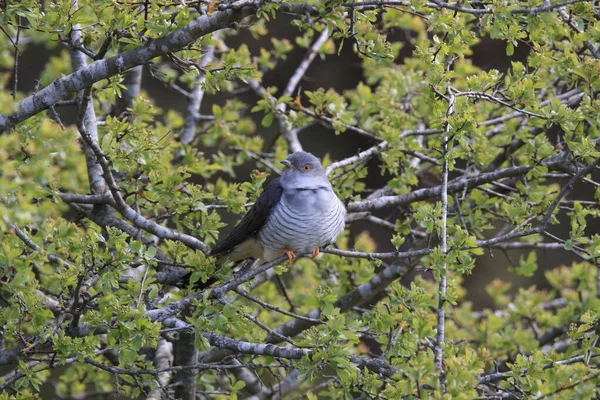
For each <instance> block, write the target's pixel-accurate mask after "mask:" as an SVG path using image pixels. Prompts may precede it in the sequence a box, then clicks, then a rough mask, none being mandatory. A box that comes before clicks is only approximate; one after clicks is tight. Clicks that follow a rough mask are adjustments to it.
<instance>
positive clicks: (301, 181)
mask: <svg viewBox="0 0 600 400" xmlns="http://www.w3.org/2000/svg"><path fill="white" fill-rule="evenodd" d="M281 163H282V164H283V165H285V169H284V170H283V172H282V174H281V180H282V182H287V183H288V184H289V185H284V186H289V187H292V186H294V187H305V188H310V186H312V185H311V183H315V184H316V185H322V184H323V182H327V183H329V181H328V180H327V176H326V175H325V169H324V168H323V166H321V162H320V161H319V159H318V158H317V157H315V156H313V155H312V154H310V153H306V152H304V151H297V152H295V153H293V154H291V155H290V156H289V157H288V158H287V159H285V160H283V161H282V162H281Z"/></svg>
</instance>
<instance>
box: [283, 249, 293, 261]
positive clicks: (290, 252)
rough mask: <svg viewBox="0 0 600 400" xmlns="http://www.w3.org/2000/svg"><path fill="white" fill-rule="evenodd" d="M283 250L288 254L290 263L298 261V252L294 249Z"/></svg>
mask: <svg viewBox="0 0 600 400" xmlns="http://www.w3.org/2000/svg"><path fill="white" fill-rule="evenodd" d="M283 252H284V253H285V254H286V255H287V256H288V260H287V263H288V264H291V263H293V262H294V261H296V253H294V252H293V251H292V250H290V249H283Z"/></svg>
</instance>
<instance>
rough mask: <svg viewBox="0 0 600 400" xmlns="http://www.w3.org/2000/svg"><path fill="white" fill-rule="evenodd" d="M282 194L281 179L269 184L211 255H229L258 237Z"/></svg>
mask: <svg viewBox="0 0 600 400" xmlns="http://www.w3.org/2000/svg"><path fill="white" fill-rule="evenodd" d="M282 192H283V188H282V187H281V183H280V182H279V178H277V179H274V180H272V181H271V182H270V183H268V184H267V185H266V186H265V190H264V191H263V192H262V194H261V195H260V196H259V197H258V199H257V200H256V202H255V203H254V205H253V206H252V207H251V208H250V211H248V213H247V214H246V215H245V216H244V218H243V219H242V220H241V221H240V223H239V224H237V226H236V227H235V228H234V229H233V231H231V233H230V234H229V235H227V236H226V237H225V239H223V240H221V241H219V242H218V243H217V244H216V246H215V247H214V248H213V249H212V250H211V252H210V255H211V256H214V255H219V254H224V253H228V252H230V251H231V250H233V249H234V248H235V247H236V246H238V245H240V244H242V243H243V242H245V241H246V240H247V239H249V238H251V237H254V236H256V234H257V233H258V231H260V229H261V228H262V227H263V226H264V225H265V224H266V222H267V219H268V218H269V215H270V214H271V211H272V210H273V207H274V206H275V205H276V204H277V203H279V200H280V199H281V194H282Z"/></svg>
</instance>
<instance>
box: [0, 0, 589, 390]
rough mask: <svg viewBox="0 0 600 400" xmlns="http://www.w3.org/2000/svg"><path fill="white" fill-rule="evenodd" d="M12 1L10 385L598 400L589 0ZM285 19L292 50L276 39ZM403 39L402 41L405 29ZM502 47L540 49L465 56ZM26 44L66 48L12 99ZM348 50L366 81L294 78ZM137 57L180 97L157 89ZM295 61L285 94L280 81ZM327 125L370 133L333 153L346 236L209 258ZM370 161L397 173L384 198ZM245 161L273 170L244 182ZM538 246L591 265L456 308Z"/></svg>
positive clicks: (6, 322)
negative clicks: (343, 153)
mask: <svg viewBox="0 0 600 400" xmlns="http://www.w3.org/2000/svg"><path fill="white" fill-rule="evenodd" d="M0 8H1V13H0V28H1V32H0V68H1V69H2V70H3V71H4V73H2V74H0V87H2V89H1V90H0V235H1V241H0V282H1V285H0V321H2V326H0V334H1V341H0V346H1V347H0V373H1V376H0V399H13V398H14V399H30V398H40V397H42V398H72V397H76V398H87V397H92V396H98V395H101V396H110V395H115V396H121V397H123V398H148V399H160V398H167V399H173V398H182V399H194V398H262V399H266V398H303V397H307V398H333V399H338V398H344V399H350V398H390V399H397V398H404V397H406V398H448V399H450V398H453V399H454V398H456V399H474V398H485V399H497V398H507V399H520V398H524V399H542V398H558V399H562V398H564V399H590V398H597V397H598V396H600V394H599V393H598V389H597V387H598V385H599V383H600V375H599V374H600V369H599V368H598V360H599V359H598V355H599V354H600V353H599V349H598V337H599V332H600V298H599V296H600V279H599V274H598V269H597V267H598V265H597V259H598V257H599V256H600V236H598V234H597V231H594V227H595V226H597V222H596V221H597V218H598V217H599V208H598V204H599V203H598V199H599V198H600V191H599V189H598V188H599V187H600V184H599V183H598V181H596V180H594V179H595V178H597V177H598V163H599V160H600V159H599V155H600V153H599V151H598V144H597V142H598V139H599V137H600V135H599V124H600V119H599V118H598V115H600V98H599V91H600V78H599V73H598V72H599V71H600V50H599V48H600V20H599V18H598V16H599V13H600V10H599V9H598V5H597V3H596V2H594V1H592V0H570V1H566V2H560V1H556V0H549V1H544V2H539V1H538V0H528V1H515V0H492V1H489V2H486V1H471V2H469V1H467V2H456V3H455V2H451V3H447V2H443V1H439V0H430V1H425V0H389V1H386V0H376V1H368V0H366V1H357V2H349V1H343V0H331V1H326V2H321V1H316V0H306V1H299V0H238V1H223V0H199V1H189V2H186V1H179V0H176V1H173V0H165V1H157V0H147V1H130V0H114V1H106V0H69V1H66V0H56V1H52V2H41V3H40V2H37V1H33V0H23V1H19V2H12V1H4V2H0ZM279 18H288V19H289V20H290V21H291V22H290V23H291V24H292V25H293V26H294V27H295V29H296V30H295V32H296V37H295V38H294V39H293V40H289V39H285V38H281V37H277V35H276V34H274V33H273V32H269V28H270V27H271V25H272V23H273V21H276V20H278V19H279ZM398 31H403V32H406V33H407V35H406V36H407V37H408V38H409V41H408V42H402V43H400V42H394V41H392V40H391V39H390V38H391V34H392V33H393V32H398ZM269 35H270V36H269ZM265 37H270V41H265V40H263V41H262V42H261V43H263V44H264V43H268V45H265V46H264V47H261V48H260V50H258V51H251V50H250V48H251V46H248V43H250V42H252V41H256V40H258V39H261V38H263V39H264V38H265ZM484 38H492V39H498V40H502V41H503V43H505V46H506V48H505V51H506V55H508V56H511V55H513V53H514V51H515V48H516V47H520V46H526V47H527V48H528V55H527V59H526V61H525V62H517V61H513V62H512V63H511V64H510V67H509V68H508V70H507V71H506V72H502V73H501V72H499V71H498V70H494V69H490V70H483V69H481V68H478V67H476V66H474V65H473V63H472V62H471V59H470V55H471V54H472V52H473V50H472V49H473V47H474V46H475V45H477V44H478V43H480V42H481V40H482V39H484ZM232 39H235V41H236V43H240V42H241V43H242V44H241V45H239V46H231V45H229V44H230V43H232ZM32 44H38V45H43V46H45V47H47V48H48V49H53V50H54V51H55V53H54V54H55V55H54V56H52V57H51V58H50V60H49V61H48V63H47V64H46V65H45V67H44V69H43V73H42V75H41V76H40V81H39V85H38V87H37V88H36V90H35V91H34V92H31V93H22V92H18V91H16V89H15V88H16V85H14V84H13V83H14V81H15V80H16V79H15V75H16V76H17V77H18V73H19V71H22V70H23V69H24V68H27V67H28V66H26V65H22V64H18V61H19V55H20V54H21V53H22V52H23V51H25V49H26V48H27V47H28V46H30V45H32ZM403 46H411V51H410V54H409V55H408V56H407V57H405V58H402V59H400V58H399V57H398V55H399V52H400V50H401V49H402V48H403ZM344 47H350V48H351V49H352V51H354V52H355V53H356V54H357V55H358V57H360V60H361V67H362V71H363V78H364V79H363V80H362V81H361V82H360V83H358V85H356V87H355V88H353V89H351V90H347V91H344V92H342V93H339V92H336V91H335V90H333V89H331V88H327V87H323V88H319V89H317V90H313V91H300V92H299V87H300V86H301V85H300V82H301V80H302V78H303V77H304V75H305V73H306V70H307V68H308V67H309V66H310V64H311V62H312V61H313V60H314V59H315V58H316V57H321V58H327V59H329V60H334V61H335V60H339V52H340V51H341V49H343V48H344ZM298 48H302V49H304V50H303V51H305V56H304V58H303V59H302V61H301V62H300V63H299V64H298V65H296V66H294V68H293V70H291V71H281V69H282V67H281V66H282V64H283V62H284V61H285V60H286V57H288V55H289V53H290V52H291V51H292V50H294V49H298ZM344 67H345V66H344V64H343V63H341V62H340V64H339V68H344ZM142 68H146V69H147V70H149V71H151V73H152V76H153V79H159V80H161V81H162V82H163V84H164V85H165V86H170V87H172V88H175V89H176V90H177V91H178V93H179V94H180V95H181V96H182V98H183V99H184V100H185V101H186V102H187V103H186V104H187V109H186V110H184V111H179V112H178V111H176V110H174V109H163V108H160V107H158V106H157V105H156V104H155V102H154V100H153V99H152V98H151V97H150V96H148V94H147V93H146V92H145V91H144V83H143V82H141V78H140V77H141V70H142ZM278 70H280V72H281V73H284V72H285V73H286V75H288V76H290V79H289V82H288V84H287V85H286V86H285V87H283V88H273V87H265V86H264V84H263V77H264V75H265V74H266V73H268V72H270V71H278ZM248 91H250V92H253V93H254V94H255V95H256V99H257V100H256V101H253V102H249V101H247V100H244V99H247V97H244V96H242V95H241V94H243V93H246V92H248ZM216 95H220V96H221V97H220V98H221V99H226V100H223V101H220V102H215V104H214V105H213V106H212V110H211V112H210V113H208V114H201V113H200V106H201V103H202V101H203V99H204V98H206V97H210V96H216ZM224 95H226V96H224ZM66 108H71V109H74V110H76V113H77V121H76V122H75V123H66V122H65V121H63V119H64V117H63V118H61V115H63V110H64V109H66ZM258 121H259V122H258ZM257 122H258V123H257ZM315 123H317V124H322V125H325V126H327V127H329V128H330V131H331V134H332V135H333V134H335V135H349V134H354V135H356V134H358V135H361V136H364V137H366V138H368V140H370V142H371V143H372V147H370V148H368V149H363V151H357V152H356V153H355V155H354V156H352V157H349V158H346V159H342V160H335V159H332V157H330V156H329V154H328V149H323V152H322V154H318V155H319V156H322V157H323V161H324V165H325V166H326V167H327V171H328V173H329V177H330V179H331V181H332V183H333V185H334V187H335V190H336V192H337V193H338V194H339V196H340V198H342V199H344V200H345V201H346V203H347V208H348V227H349V229H347V230H346V232H345V233H344V234H343V235H342V236H341V237H340V238H339V241H338V246H337V247H335V248H334V247H330V248H328V249H324V250H323V252H324V253H325V254H324V255H323V257H322V258H320V259H317V260H311V259H309V258H299V260H298V261H297V262H296V263H295V264H293V265H284V264H283V263H282V261H283V260H284V258H283V257H282V258H279V259H277V260H275V261H274V262H270V263H267V264H259V265H254V266H252V267H248V266H244V267H243V268H239V266H233V265H226V266H223V267H221V268H217V267H216V266H215V262H214V259H212V258H210V257H207V255H206V254H207V251H208V250H209V249H210V247H211V246H212V245H214V243H215V242H216V240H217V239H218V237H219V234H220V232H224V231H226V230H227V228H226V227H225V226H226V224H225V223H224V222H223V220H222V217H223V213H224V212H229V213H234V214H238V215H239V216H241V215H243V214H244V212H245V211H246V210H247V209H248V206H249V203H251V202H252V201H254V200H255V199H256V198H257V196H258V195H259V194H260V192H261V187H262V184H263V183H264V182H265V180H266V179H267V178H268V176H269V175H271V176H273V175H276V174H277V173H278V166H279V164H278V161H281V160H282V159H284V158H285V157H286V156H287V154H288V153H289V152H290V151H296V150H299V149H302V132H303V131H305V130H308V129H311V126H313V124H315ZM271 126H274V127H276V128H277V129H278V131H279V135H278V137H277V140H276V141H275V142H274V143H272V144H270V143H268V142H267V141H266V140H265V135H264V134H262V133H261V132H264V130H265V129H266V128H267V127H271ZM372 159H376V160H377V162H378V163H377V167H376V168H378V172H380V173H381V174H384V175H385V176H386V177H388V180H387V183H386V184H385V185H384V186H382V187H380V188H377V189H376V190H370V191H369V190H366V188H367V187H368V186H367V184H368V181H367V179H366V178H367V172H368V170H367V165H373V164H367V161H370V160H372ZM244 164H252V165H255V166H256V168H257V170H256V171H254V172H253V173H252V174H251V175H250V176H244V177H236V175H235V172H234V171H235V169H236V168H237V167H239V166H241V165H244ZM240 179H241V181H242V182H241V183H240V181H239V180H240ZM582 188H583V189H585V190H581V189H582ZM356 221H364V222H366V223H368V224H372V225H373V226H378V227H384V228H385V229H387V230H388V231H389V235H388V240H389V242H388V243H391V245H393V246H394V247H395V248H396V249H397V251H392V252H382V250H381V248H382V247H387V243H378V242H377V241H375V240H374V239H373V238H372V237H371V236H370V235H369V233H368V231H365V232H362V233H357V232H355V231H354V230H353V231H352V232H354V234H351V230H350V228H351V227H352V226H353V224H354V223H355V222H356ZM541 251H544V252H556V253H559V252H567V253H568V254H570V255H571V256H572V260H573V262H572V264H569V265H564V266H561V267H559V268H557V269H554V270H547V271H546V272H545V278H546V280H547V282H548V288H547V289H544V290H540V289H538V288H536V287H521V288H514V287H513V288H512V290H511V284H510V283H508V282H502V281H500V280H495V281H493V282H492V283H491V284H490V285H488V286H487V287H486V291H487V293H488V295H489V296H490V297H491V299H492V300H493V308H490V309H484V310H480V309H479V307H476V306H475V305H474V304H472V302H470V301H467V300H466V296H467V293H466V291H465V289H464V287H463V276H464V275H466V274H470V273H471V271H472V270H473V268H476V261H477V259H478V258H479V257H482V256H483V255H485V254H486V253H491V252H495V253H496V254H499V255H498V256H497V257H500V258H501V257H502V256H501V254H502V253H503V252H504V253H506V254H509V255H511V256H510V257H506V259H504V258H503V260H504V261H503V262H502V265H503V267H504V268H507V269H510V270H511V271H512V273H514V274H516V275H524V276H531V275H532V274H534V272H535V271H536V270H537V269H538V268H539V267H543V266H540V265H538V255H539V254H540V252H541ZM209 283H210V285H209ZM199 286H200V287H204V288H203V289H199V288H198V287H199Z"/></svg>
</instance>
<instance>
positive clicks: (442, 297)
mask: <svg viewBox="0 0 600 400" xmlns="http://www.w3.org/2000/svg"><path fill="white" fill-rule="evenodd" d="M454 98H455V97H454V92H453V91H452V89H451V88H450V87H448V99H449V100H448V110H447V111H446V129H445V131H446V136H444V144H443V148H442V156H443V158H444V165H443V168H442V188H441V193H440V194H441V198H442V226H441V227H440V239H441V243H440V248H441V250H442V253H444V254H446V253H447V251H448V235H447V232H446V228H447V224H448V139H449V137H448V134H449V133H450V132H451V131H452V127H451V126H450V123H449V122H448V118H450V116H451V115H452V113H453V112H454ZM438 273H439V275H440V283H439V290H438V297H439V299H438V306H437V309H436V314H437V333H436V341H435V346H434V347H433V354H434V362H435V369H436V370H438V371H439V372H440V383H441V384H442V386H444V385H445V382H446V378H445V373H444V358H443V357H444V353H443V345H444V341H445V338H446V336H445V335H446V310H445V309H444V305H445V303H446V275H447V274H448V269H447V265H446V262H445V261H444V263H443V264H442V265H441V266H440V270H439V271H438Z"/></svg>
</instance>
